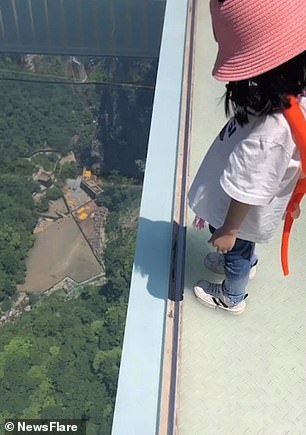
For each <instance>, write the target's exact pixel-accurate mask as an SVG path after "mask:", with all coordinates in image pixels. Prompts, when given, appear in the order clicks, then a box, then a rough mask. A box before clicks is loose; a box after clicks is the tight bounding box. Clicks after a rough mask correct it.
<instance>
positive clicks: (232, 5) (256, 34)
mask: <svg viewBox="0 0 306 435" xmlns="http://www.w3.org/2000/svg"><path fill="white" fill-rule="evenodd" d="M210 11H211V15H212V22H213V30H214V35H215V39H216V41H217V43H218V45H219V51H218V56H217V60H216V63H215V66H214V69H213V76H214V77H215V78H216V79H217V80H220V81H224V82H228V81H238V80H244V79H250V78H252V77H255V76H258V75H260V74H263V73H265V72H267V71H269V70H271V69H273V68H276V67H278V66H280V65H281V64H283V63H285V62H287V61H288V60H290V59H292V58H294V57H295V56H297V55H299V54H301V53H302V52H303V51H305V50H306V1H305V0H278V1H275V2H272V1H271V0H225V1H223V2H220V1H218V0H211V1H210Z"/></svg>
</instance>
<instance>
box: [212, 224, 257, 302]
mask: <svg viewBox="0 0 306 435" xmlns="http://www.w3.org/2000/svg"><path fill="white" fill-rule="evenodd" d="M209 230H210V232H211V233H212V234H213V233H214V232H215V231H216V229H215V228H214V227H212V226H211V225H209ZM254 250H255V243H254V242H249V241H248V240H242V239H236V243H235V245H234V247H233V249H232V250H231V251H230V252H228V253H226V254H223V255H224V262H225V266H224V270H225V280H224V281H223V283H222V288H223V293H224V295H225V296H227V297H228V298H229V299H230V301H231V302H232V303H233V304H234V305H236V304H239V302H241V301H243V299H244V298H245V291H246V288H247V285H248V282H249V274H250V269H251V267H252V266H255V264H257V262H258V258H257V257H256V255H255V254H254Z"/></svg>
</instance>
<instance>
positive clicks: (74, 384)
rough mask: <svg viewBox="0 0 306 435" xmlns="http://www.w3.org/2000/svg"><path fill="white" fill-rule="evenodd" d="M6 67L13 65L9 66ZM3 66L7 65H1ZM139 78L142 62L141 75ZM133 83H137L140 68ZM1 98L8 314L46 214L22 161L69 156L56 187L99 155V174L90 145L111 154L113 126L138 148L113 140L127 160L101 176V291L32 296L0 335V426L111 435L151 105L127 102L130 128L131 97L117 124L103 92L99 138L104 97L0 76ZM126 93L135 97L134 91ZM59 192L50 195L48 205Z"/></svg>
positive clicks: (0, 256) (1, 256)
mask: <svg viewBox="0 0 306 435" xmlns="http://www.w3.org/2000/svg"><path fill="white" fill-rule="evenodd" d="M12 59H13V60H12ZM12 59H11V62H12V63H13V61H16V59H14V58H13V57H12ZM2 61H3V59H2ZM3 62H6V63H7V58H6V59H5V60H4V61H3ZM105 63H107V62H106V61H105ZM102 64H103V62H102ZM131 65H132V63H131ZM100 66H101V62H100ZM132 67H133V65H132V66H131V68H132ZM152 68H153V67H152ZM12 69H14V68H13V67H12ZM0 70H1V58H0ZM147 70H148V68H147V62H146V68H144V71H147ZM97 71H98V70H97ZM151 73H152V72H150V74H151ZM101 74H102V75H103V74H104V75H105V74H109V70H108V69H107V68H106V72H104V71H103V69H102V70H101ZM137 74H140V72H139V65H138V69H137ZM0 92H1V97H2V104H1V105H0V152H1V156H2V159H1V161H0V170H1V172H0V223H1V225H0V307H1V311H2V312H5V311H7V310H9V309H10V307H11V303H12V300H13V299H14V298H16V296H17V293H16V286H17V285H18V284H20V283H22V282H23V281H24V278H25V274H26V263H25V260H26V258H27V255H28V252H29V249H30V248H31V247H32V246H33V243H34V236H33V229H34V227H35V225H36V223H37V218H38V215H39V212H41V211H42V210H44V209H46V206H47V203H46V201H45V202H44V203H43V202H42V203H41V204H35V203H34V201H33V197H32V194H33V192H36V191H37V183H36V182H35V181H34V180H33V177H32V175H33V172H34V170H35V165H36V164H39V162H40V161H41V159H42V158H41V157H37V158H35V159H33V160H30V159H29V156H31V155H32V154H33V153H34V152H35V151H37V150H40V149H44V148H52V149H53V150H54V151H56V152H59V153H61V154H65V153H67V152H69V151H70V150H73V151H74V153H75V155H76V157H77V161H78V164H79V168H77V167H75V166H73V167H72V166H69V167H68V166H66V167H65V166H64V167H63V168H62V174H61V177H60V181H61V182H63V181H64V179H65V177H69V176H71V175H76V173H77V171H79V170H81V168H82V166H83V165H86V164H88V162H89V161H90V160H92V161H96V160H97V159H98V158H99V155H101V156H102V157H101V156H100V159H101V162H100V163H101V168H104V167H103V143H101V142H100V144H99V147H98V148H97V147H96V146H93V145H92V144H95V139H96V137H95V135H98V136H99V135H100V136H101V135H102V136H103V141H105V140H106V139H107V135H109V136H110V137H112V138H113V139H112V142H111V145H112V146H113V147H115V146H116V144H115V142H114V138H115V137H116V134H117V133H118V131H119V130H120V125H119V123H120V120H125V125H124V128H123V127H121V130H120V137H121V139H122V138H124V131H125V130H126V129H127V128H129V129H130V130H131V132H130V133H129V135H130V137H131V138H134V139H133V140H135V141H136V139H138V141H137V143H135V150H134V151H133V148H132V149H131V148H130V150H129V151H128V148H127V147H128V146H129V145H130V143H129V142H128V141H126V142H124V141H123V140H121V142H120V144H119V145H118V146H119V149H121V150H122V149H123V147H124V146H125V147H126V148H125V151H124V153H125V156H127V155H128V154H129V162H128V166H129V167H128V170H127V171H126V173H124V172H125V171H124V170H118V167H116V165H115V167H114V169H116V170H115V171H112V170H111V169H112V167H111V159H110V157H108V163H107V165H108V166H107V170H106V169H105V170H104V171H102V173H100V177H101V179H102V182H103V188H104V192H103V194H102V195H101V198H99V203H100V205H103V206H105V207H106V208H107V209H108V215H107V221H106V228H105V233H106V241H107V243H106V248H105V252H104V258H103V261H104V264H105V273H106V280H105V283H104V284H103V285H88V286H85V287H78V288H77V289H76V291H75V292H74V293H73V294H70V295H69V296H68V295H67V294H66V292H65V291H58V292H56V293H53V294H52V295H50V296H43V295H41V296H38V295H30V302H31V306H32V310H31V311H30V312H28V313H24V314H23V315H22V316H21V317H20V318H19V319H18V320H17V321H16V322H15V323H8V324H6V325H5V326H3V327H2V328H1V334H0V378H1V383H0V423H2V422H3V421H4V420H5V419H6V418H17V417H18V418H29V419H30V418H81V419H84V420H86V421H87V435H109V434H110V431H111V423H112V416H113V408H114V403H115V395H116V387H117V377H118V371H119V365H120V358H121V346H122V340H123V332H124V325H125V316H126V309H127V303H128V295H129V286H130V276H131V270H132V264H133V259H134V252H135V240H136V230H137V221H138V215H139V205H140V198H141V190H142V186H141V182H142V174H143V167H144V159H145V155H146V146H147V143H146V138H147V137H148V131H149V122H148V121H149V118H150V109H149V106H148V101H150V102H151V100H152V96H151V97H150V98H149V100H148V101H145V102H144V101H143V100H142V98H140V99H138V98H136V99H135V98H134V99H133V98H132V100H131V104H132V107H133V113H134V116H135V117H137V113H140V114H142V113H146V115H145V116H146V119H145V121H144V118H143V115H139V119H140V121H139V122H140V124H139V123H137V122H136V121H135V123H134V124H133V123H132V120H131V118H129V116H128V115H125V114H124V113H123V112H124V111H126V110H129V98H128V95H129V93H131V91H130V90H128V91H126V92H127V95H126V97H125V100H124V101H125V104H124V105H123V108H122V107H121V108H120V109H119V108H117V110H118V111H119V112H120V110H121V112H120V113H119V114H118V115H116V107H114V105H113V104H112V101H111V96H112V92H111V91H109V94H108V95H107V98H108V100H107V101H110V104H111V105H112V107H111V116H112V117H113V118H114V119H117V122H116V123H115V122H114V123H113V128H114V130H112V128H111V126H110V125H108V126H107V135H106V133H105V131H104V130H103V126H104V127H105V120H106V112H107V110H109V109H108V106H107V104H106V103H105V99H103V98H102V96H103V95H104V96H105V95H106V94H105V91H104V93H101V89H100V88H99V86H97V87H94V86H88V87H83V88H80V87H74V86H62V85H57V84H56V85H55V84H53V85H50V84H39V85H38V84H34V83H24V82H23V83H19V82H6V81H2V80H1V73H0ZM132 93H133V95H134V97H135V95H136V94H135V91H133V92H132ZM121 95H122V94H121ZM136 97H137V95H136ZM101 100H103V104H102V101H101ZM136 106H137V110H136ZM101 111H102V112H103V113H102V115H101ZM122 111H123V112H122ZM96 120H99V122H98V128H94V125H95V123H94V121H96ZM128 122H129V124H128ZM139 125H142V128H143V132H142V134H141V136H139V135H138V133H133V129H135V130H136V129H139ZM105 128H106V127H105ZM122 129H123V130H122ZM102 131H103V134H102ZM140 138H142V142H141V143H140V142H139V139H140ZM114 152H115V150H114ZM108 153H109V151H108ZM119 154H120V151H118V152H117V153H115V154H114V155H116V157H115V159H118V155H119ZM139 157H140V158H139ZM125 158H126V157H125ZM137 159H138V160H137ZM53 160H54V158H53ZM53 160H52V159H51V160H50V162H49V164H50V165H52V164H53V163H54V161H53ZM136 160H137V161H138V164H135V161H136ZM133 162H134V163H133ZM133 165H134V166H133ZM133 168H134V169H133ZM119 169H120V168H119ZM131 169H133V171H132V172H133V174H132V173H131ZM59 187H60V183H59ZM52 190H53V189H52ZM59 192H60V191H59V190H57V191H55V190H54V192H51V191H50V193H49V197H47V200H48V199H52V198H53V197H52V195H53V194H54V195H58V194H59ZM0 314H1V313H0Z"/></svg>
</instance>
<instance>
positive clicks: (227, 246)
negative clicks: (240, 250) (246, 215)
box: [208, 227, 237, 254]
mask: <svg viewBox="0 0 306 435" xmlns="http://www.w3.org/2000/svg"><path fill="white" fill-rule="evenodd" d="M236 238H237V237H236V232H233V231H229V230H228V229H226V228H224V227H221V228H218V229H217V230H216V231H215V232H214V234H213V235H212V236H211V238H210V239H209V240H208V243H211V244H212V245H213V246H214V247H215V248H217V251H218V252H219V253H222V254H226V253H227V252H229V251H231V250H232V249H233V247H234V245H235V242H236Z"/></svg>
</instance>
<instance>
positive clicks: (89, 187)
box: [81, 178, 103, 199]
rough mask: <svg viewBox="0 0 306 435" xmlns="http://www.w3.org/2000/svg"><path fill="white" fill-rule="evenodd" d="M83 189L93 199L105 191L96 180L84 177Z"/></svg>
mask: <svg viewBox="0 0 306 435" xmlns="http://www.w3.org/2000/svg"><path fill="white" fill-rule="evenodd" d="M81 189H83V190H84V192H86V193H87V195H88V196H90V198H91V199H96V198H97V196H98V195H99V194H100V193H102V192H103V190H102V187H101V186H100V185H99V184H97V183H96V182H95V181H94V180H85V179H84V178H82V181H81Z"/></svg>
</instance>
